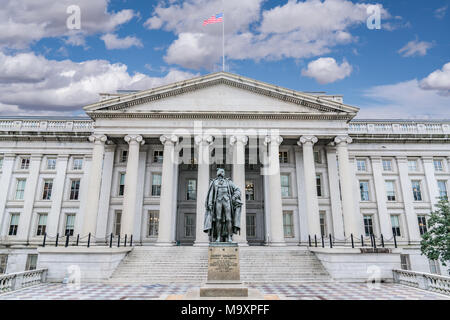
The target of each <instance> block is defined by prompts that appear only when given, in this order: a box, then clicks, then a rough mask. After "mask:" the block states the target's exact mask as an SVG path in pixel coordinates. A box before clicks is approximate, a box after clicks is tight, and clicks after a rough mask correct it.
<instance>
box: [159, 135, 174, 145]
mask: <svg viewBox="0 0 450 320" xmlns="http://www.w3.org/2000/svg"><path fill="white" fill-rule="evenodd" d="M159 141H161V143H162V144H163V145H171V144H172V145H174V144H176V143H177V142H178V136H176V135H174V134H172V135H169V134H164V135H162V136H161V137H159Z"/></svg>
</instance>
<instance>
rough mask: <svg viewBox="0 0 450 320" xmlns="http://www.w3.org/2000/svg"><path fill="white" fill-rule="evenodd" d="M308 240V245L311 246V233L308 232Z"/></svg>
mask: <svg viewBox="0 0 450 320" xmlns="http://www.w3.org/2000/svg"><path fill="white" fill-rule="evenodd" d="M308 242H309V246H310V247H311V235H310V234H308Z"/></svg>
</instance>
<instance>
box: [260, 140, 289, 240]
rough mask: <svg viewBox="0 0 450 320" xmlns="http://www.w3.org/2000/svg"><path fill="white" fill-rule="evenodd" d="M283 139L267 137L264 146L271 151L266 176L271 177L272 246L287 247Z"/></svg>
mask: <svg viewBox="0 0 450 320" xmlns="http://www.w3.org/2000/svg"><path fill="white" fill-rule="evenodd" d="M281 142H283V138H282V137H280V136H278V135H276V136H267V137H266V138H265V140H264V144H265V145H267V146H268V149H269V163H268V167H266V168H264V169H265V170H264V171H265V172H264V174H267V175H268V177H269V179H268V180H269V183H268V184H269V198H270V199H269V206H270V207H269V214H270V217H269V219H270V239H269V243H270V245H272V246H284V245H286V243H285V240H284V230H283V203H282V199H281V178H280V158H279V146H280V144H281Z"/></svg>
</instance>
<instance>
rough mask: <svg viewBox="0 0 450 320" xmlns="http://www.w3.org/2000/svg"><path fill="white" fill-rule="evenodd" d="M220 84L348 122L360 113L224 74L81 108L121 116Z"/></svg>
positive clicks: (198, 78)
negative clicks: (345, 117)
mask: <svg viewBox="0 0 450 320" xmlns="http://www.w3.org/2000/svg"><path fill="white" fill-rule="evenodd" d="M220 84H224V85H227V86H231V87H235V88H240V89H243V90H246V91H249V92H252V93H255V94H259V95H264V96H267V97H271V98H275V99H278V100H280V101H284V102H288V103H293V104H297V105H300V106H303V107H307V108H309V109H311V110H312V113H314V112H316V111H317V112H321V113H344V114H348V115H351V117H350V118H353V117H354V116H355V115H356V113H357V112H358V110H359V109H358V108H355V107H352V106H349V105H345V104H343V103H339V102H336V101H331V100H327V99H324V98H321V97H318V96H314V95H311V94H306V93H303V92H299V91H295V90H289V89H286V88H282V87H278V86H274V85H270V84H267V83H263V82H260V81H257V80H253V79H249V78H244V77H241V76H238V75H234V74H231V73H226V72H219V73H213V74H210V75H206V76H202V77H197V78H193V79H190V80H186V81H180V82H176V83H173V84H170V85H166V86H162V87H159V88H155V89H150V90H145V91H141V92H138V93H132V94H127V95H123V96H119V97H116V98H113V99H109V100H104V101H100V102H98V103H95V104H91V105H88V106H86V107H84V110H85V111H86V113H87V114H88V115H90V116H91V117H96V116H98V115H99V114H100V113H109V112H114V111H122V112H123V111H126V110H127V109H130V108H132V107H134V106H137V105H141V104H146V103H149V102H154V101H158V100H161V99H165V98H168V97H172V96H176V95H181V94H183V93H188V92H192V91H196V90H200V89H202V88H207V87H211V86H215V85H220ZM149 113H151V112H149ZM122 114H123V113H122Z"/></svg>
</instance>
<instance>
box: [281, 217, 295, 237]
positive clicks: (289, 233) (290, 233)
mask: <svg viewBox="0 0 450 320" xmlns="http://www.w3.org/2000/svg"><path fill="white" fill-rule="evenodd" d="M283 229H284V237H285V238H292V237H294V215H293V214H292V211H283Z"/></svg>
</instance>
